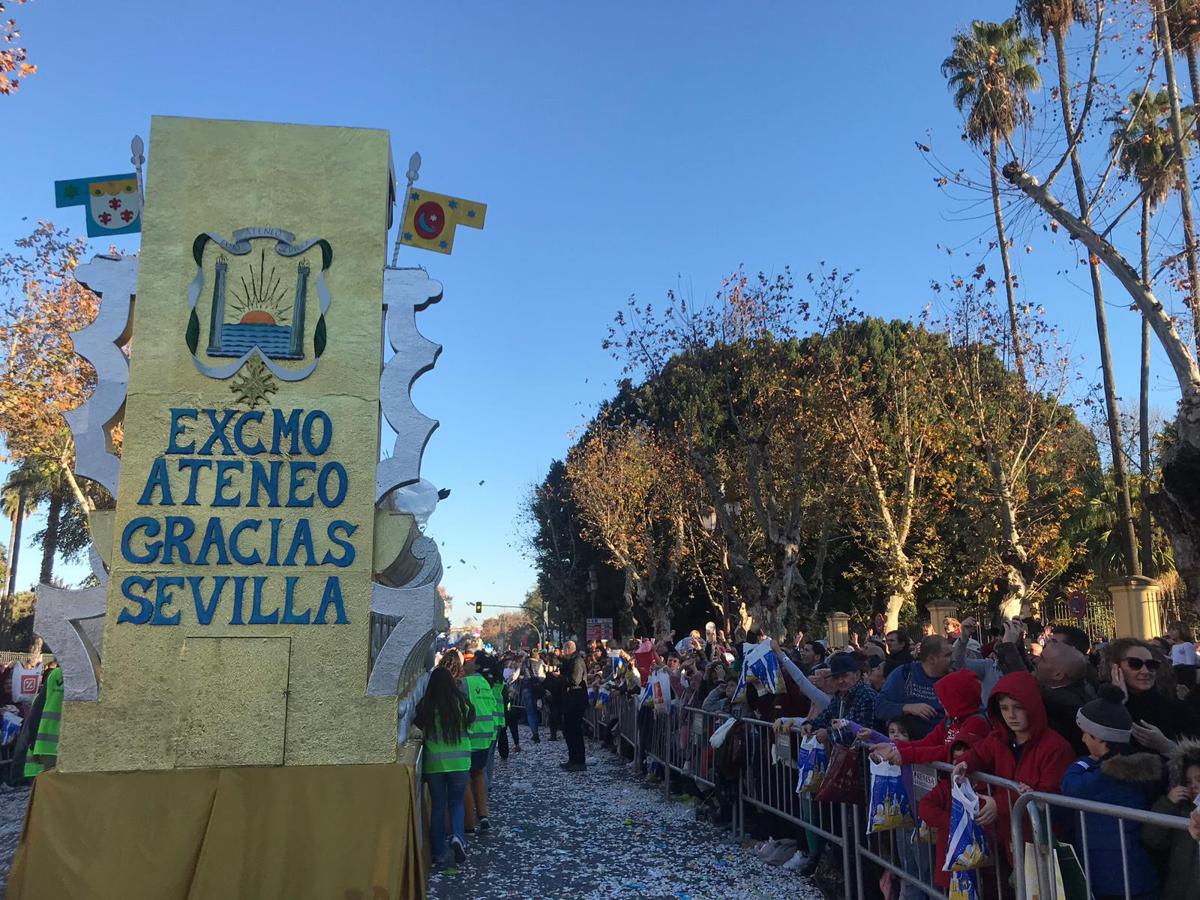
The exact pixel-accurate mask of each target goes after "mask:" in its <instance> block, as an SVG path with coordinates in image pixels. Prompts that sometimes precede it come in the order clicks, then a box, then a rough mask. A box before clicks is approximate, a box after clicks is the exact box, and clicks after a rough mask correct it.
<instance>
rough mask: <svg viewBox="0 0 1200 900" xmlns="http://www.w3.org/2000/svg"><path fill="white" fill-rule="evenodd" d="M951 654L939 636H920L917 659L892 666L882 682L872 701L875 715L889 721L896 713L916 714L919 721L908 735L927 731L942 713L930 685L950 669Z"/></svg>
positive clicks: (940, 703)
mask: <svg viewBox="0 0 1200 900" xmlns="http://www.w3.org/2000/svg"><path fill="white" fill-rule="evenodd" d="M953 654H954V650H953V648H952V647H951V646H950V642H949V641H947V640H946V639H945V638H943V637H939V636H938V635H930V636H929V637H927V638H925V639H924V640H922V641H921V650H920V652H919V653H918V654H917V659H916V660H915V661H913V662H910V663H906V664H905V665H902V666H900V667H899V668H897V669H894V670H893V671H892V674H891V675H889V676H888V677H887V681H885V682H884V683H883V690H882V691H880V692H879V699H878V700H876V701H875V718H876V719H878V720H880V721H881V722H890V721H891V720H892V719H894V718H896V717H897V716H903V715H911V716H916V717H917V718H918V719H920V722H921V724H920V727H919V728H918V729H917V733H916V734H914V735H912V739H913V740H914V741H915V740H919V739H920V738H923V737H925V735H927V734H929V732H930V731H932V730H933V727H934V726H935V725H937V723H938V722H940V721H942V719H943V718H945V715H946V710H945V709H943V708H942V701H941V700H940V699H939V698H938V695H937V692H936V691H934V689H933V686H934V685H935V684H936V683H937V680H938V679H939V678H941V677H942V676H943V675H945V674H946V673H947V672H949V671H950V663H951V660H952V658H953Z"/></svg>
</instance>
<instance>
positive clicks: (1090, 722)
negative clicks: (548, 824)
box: [506, 618, 1200, 897]
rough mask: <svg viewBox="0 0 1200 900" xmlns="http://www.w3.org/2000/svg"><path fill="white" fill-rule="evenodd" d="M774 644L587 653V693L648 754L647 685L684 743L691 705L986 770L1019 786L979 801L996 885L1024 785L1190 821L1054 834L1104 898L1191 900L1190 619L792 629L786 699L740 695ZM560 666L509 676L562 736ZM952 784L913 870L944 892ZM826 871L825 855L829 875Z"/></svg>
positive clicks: (810, 857) (720, 776)
mask: <svg viewBox="0 0 1200 900" xmlns="http://www.w3.org/2000/svg"><path fill="white" fill-rule="evenodd" d="M879 630H880V631H882V629H879ZM739 637H741V636H740V635H739ZM765 640H770V638H769V637H766V636H764V635H761V634H756V633H753V632H752V633H750V634H749V635H746V636H745V639H744V640H727V639H726V636H725V634H724V633H723V632H721V631H720V630H718V629H716V628H715V626H713V625H712V623H710V624H709V625H708V627H707V628H706V630H705V632H704V633H701V632H700V631H693V632H691V633H690V634H687V635H684V636H683V637H682V638H681V639H679V640H674V639H670V640H668V639H660V640H651V639H648V638H644V639H639V640H635V641H631V642H629V643H627V644H625V645H623V646H618V645H616V644H615V643H614V642H609V643H608V644H607V645H605V644H602V643H599V642H595V643H593V644H591V645H589V646H588V647H587V648H586V650H584V651H583V652H582V655H583V657H584V659H585V660H586V670H587V674H586V681H587V684H588V687H589V691H590V695H589V696H590V697H591V698H592V699H593V700H597V699H603V696H604V694H606V693H609V694H611V693H625V694H627V695H632V696H636V697H638V698H639V707H638V712H637V723H638V741H639V743H641V744H642V746H643V748H645V747H648V746H649V740H650V733H651V731H652V728H653V725H654V717H655V715H656V714H661V713H662V712H663V709H664V707H663V704H662V703H660V702H654V699H655V698H649V697H648V692H647V691H646V690H645V687H646V685H647V684H648V683H650V682H651V681H652V680H653V681H654V682H655V683H657V684H658V685H660V686H661V685H663V684H669V695H668V696H667V697H665V698H658V699H660V700H661V699H665V700H666V704H667V705H666V709H667V711H668V714H670V715H671V716H674V717H676V719H675V720H674V721H677V722H678V723H679V729H678V730H679V731H681V732H682V733H683V737H682V738H681V739H682V740H685V741H686V740H689V738H688V737H687V731H686V729H687V725H686V722H687V721H688V717H687V716H685V715H684V714H683V713H682V711H683V709H684V708H691V709H699V710H703V711H704V712H708V713H724V714H729V715H731V716H733V717H735V718H738V719H753V720H758V721H760V722H764V723H771V725H772V726H773V728H774V729H775V730H776V731H777V732H779V733H789V732H790V733H791V734H792V735H793V736H794V738H796V739H799V738H800V737H801V736H808V735H811V736H814V737H815V738H816V739H817V740H818V741H819V742H821V743H822V744H824V745H827V746H832V745H833V744H835V743H840V744H843V745H847V746H850V745H855V744H857V745H860V746H865V747H869V753H870V756H871V758H872V759H874V760H876V761H881V762H882V761H890V762H893V763H894V764H896V765H899V766H908V765H912V764H928V763H933V762H944V763H952V764H954V765H955V766H956V769H955V777H958V778H967V779H970V778H971V777H972V776H974V775H976V774H983V775H992V776H997V777H999V778H1003V779H1007V780H1009V781H1011V782H1014V783H1016V784H1017V785H1018V788H1017V789H1016V791H1015V792H1009V791H1004V790H998V791H996V792H994V793H988V794H987V795H986V796H984V797H983V802H982V804H981V807H980V810H979V814H978V816H977V821H978V822H979V823H980V824H981V825H984V826H987V827H988V829H989V833H991V834H993V835H994V839H995V840H996V841H997V842H998V843H999V844H1000V845H1001V846H1000V847H999V850H1000V851H1001V852H999V853H997V860H996V864H997V865H998V866H1000V867H1001V870H1002V873H1003V877H1007V876H1008V875H1009V867H1011V865H1012V860H1013V857H1012V848H1011V847H1010V846H1008V842H1009V837H1008V836H1009V834H1010V831H1009V816H1010V811H1011V806H1012V803H1013V802H1014V801H1015V798H1016V795H1017V794H1019V793H1023V792H1026V791H1031V790H1032V791H1039V792H1044V793H1051V794H1059V795H1062V796H1068V797H1081V798H1085V799H1088V800H1096V801H1100V802H1104V803H1110V804H1114V805H1117V806H1123V807H1130V808H1136V809H1142V810H1150V809H1153V810H1155V811H1157V812H1163V813H1168V814H1171V815H1177V816H1182V817H1189V816H1190V817H1191V831H1190V834H1189V832H1188V831H1184V830H1179V829H1170V828H1156V827H1150V826H1147V827H1145V828H1143V827H1142V826H1140V825H1139V824H1137V823H1136V822H1133V821H1128V820H1126V821H1124V823H1123V824H1122V822H1121V821H1119V820H1117V819H1115V818H1111V817H1102V816H1098V815H1092V814H1088V815H1086V816H1085V817H1084V819H1083V821H1084V822H1086V825H1085V826H1084V827H1086V831H1087V834H1086V839H1085V835H1083V834H1081V833H1077V832H1079V831H1080V830H1081V828H1080V826H1079V824H1078V823H1079V821H1080V820H1079V819H1078V817H1077V818H1076V822H1075V825H1074V827H1073V826H1072V823H1071V822H1063V823H1056V827H1059V828H1060V830H1061V835H1060V837H1061V839H1062V840H1064V841H1068V842H1071V843H1073V844H1074V846H1075V848H1076V853H1077V855H1078V857H1079V858H1080V860H1081V861H1082V860H1084V857H1085V855H1086V857H1087V859H1086V863H1087V864H1088V865H1089V866H1090V871H1091V873H1092V878H1093V886H1094V887H1095V888H1097V896H1103V895H1105V894H1107V893H1111V894H1114V895H1121V896H1124V894H1125V889H1124V885H1123V879H1124V877H1125V875H1126V874H1128V876H1129V878H1130V892H1131V893H1130V895H1131V896H1133V897H1141V896H1145V897H1158V896H1162V897H1184V896H1189V897H1190V896H1194V892H1195V885H1196V884H1197V883H1200V882H1198V880H1197V879H1198V876H1200V871H1198V865H1200V864H1198V862H1197V860H1198V859H1200V854H1198V853H1197V845H1196V841H1198V840H1200V811H1197V807H1196V801H1197V797H1198V796H1200V688H1198V687H1197V677H1196V672H1197V658H1196V651H1195V646H1194V642H1193V641H1192V640H1191V635H1190V634H1189V633H1188V631H1187V629H1186V628H1185V627H1184V626H1182V625H1181V624H1179V623H1175V624H1173V625H1172V627H1171V628H1170V629H1169V630H1168V633H1167V634H1166V635H1164V636H1163V637H1162V638H1159V639H1156V640H1154V641H1142V640H1138V639H1134V638H1121V639H1117V640H1112V641H1109V642H1107V643H1103V644H1096V645H1093V644H1092V643H1091V641H1090V640H1089V639H1088V636H1087V635H1086V634H1085V633H1084V632H1083V631H1082V630H1081V629H1079V628H1076V627H1073V626H1068V625H1056V626H1053V627H1042V626H1041V625H1040V624H1038V623H1037V622H1035V621H1030V620H1019V619H1018V620H1012V621H1005V622H1004V623H1003V624H1002V626H999V627H996V628H989V629H986V630H984V629H981V628H980V627H979V625H978V623H977V622H976V621H975V620H974V619H971V618H968V619H964V620H963V621H961V622H959V621H956V620H954V619H947V620H946V621H945V622H944V623H943V628H942V629H941V633H937V634H935V633H932V629H930V628H928V627H926V633H925V634H924V635H921V636H920V637H919V638H918V637H917V636H916V635H912V634H909V633H907V632H905V631H892V632H889V633H886V634H883V633H876V632H874V631H871V632H867V633H865V634H862V633H860V634H858V635H852V637H851V639H850V646H848V647H839V648H831V647H829V646H828V645H827V643H826V642H825V641H822V640H817V639H812V638H810V637H808V636H805V635H797V636H795V637H794V638H793V639H792V640H790V641H786V642H785V641H783V640H775V641H771V644H772V653H773V655H774V657H775V658H776V660H777V661H778V663H779V668H780V670H781V674H782V684H781V689H780V690H777V691H772V692H766V691H760V690H758V689H756V687H755V685H750V686H749V687H748V688H746V689H744V690H742V691H740V692H739V690H738V685H739V676H740V672H741V668H742V665H743V661H744V659H745V657H746V654H748V653H749V652H750V648H751V647H753V646H754V645H755V644H757V643H758V642H759V641H765ZM550 656H551V658H550V659H547V658H546V657H547V654H546V653H542V654H540V658H539V654H536V653H534V654H529V655H528V656H526V655H519V656H514V657H513V658H511V659H510V660H509V665H508V668H507V669H506V677H507V675H508V673H509V672H511V674H512V678H513V682H514V685H515V688H514V690H515V693H516V695H518V696H521V697H522V698H523V706H524V709H523V715H524V717H525V718H526V721H528V722H530V724H533V723H534V722H536V721H537V720H538V719H539V718H543V720H544V717H546V716H547V714H548V719H549V722H548V724H549V725H550V729H551V735H552V736H553V734H554V729H555V724H556V722H560V721H561V710H560V708H561V700H556V696H557V695H559V694H560V691H561V689H560V687H559V686H558V685H557V683H556V679H557V678H558V676H557V674H556V672H555V664H554V663H555V661H554V659H553V654H550ZM658 673H666V679H665V680H664V679H663V678H661V676H659V677H656V678H653V679H652V676H657V675H658ZM556 710H557V711H556ZM615 728H616V721H615V719H613V720H610V721H606V722H603V724H602V725H601V726H600V728H599V732H600V733H599V734H598V735H597V736H598V737H600V738H601V739H602V740H609V741H611V732H612V731H613V730H615ZM690 740H692V741H694V740H695V736H694V735H693V736H692V737H691V738H690ZM722 746H723V748H724V749H723V750H720V751H717V752H716V764H715V765H714V767H713V771H714V772H715V773H716V777H715V779H714V780H715V781H716V782H717V789H716V790H715V791H713V792H710V794H709V796H708V801H706V803H705V804H704V805H703V806H702V807H701V808H700V814H703V815H707V816H708V817H709V818H711V819H712V820H713V821H714V822H716V823H717V824H724V825H726V826H728V824H729V821H730V818H731V815H732V810H731V804H730V799H731V797H732V796H733V792H731V791H730V790H729V788H730V785H731V784H734V783H736V778H737V777H738V774H739V771H738V769H739V767H745V766H747V765H753V764H755V763H754V761H753V760H752V759H751V760H748V759H747V755H746V750H745V746H744V743H743V744H739V742H737V741H736V740H735V741H729V742H726V744H724V745H722ZM792 746H793V747H795V746H796V742H793V744H792ZM760 749H761V748H760ZM739 753H740V755H739ZM642 757H643V759H644V763H643V766H644V768H643V773H642V774H643V775H644V777H645V778H646V779H647V780H648V781H651V782H654V781H658V780H659V779H661V778H662V776H663V772H662V767H661V765H660V764H659V763H656V762H655V761H654V760H653V754H643V755H642ZM949 784H950V782H949V780H948V779H943V780H942V781H941V783H940V784H939V785H938V787H937V788H936V789H935V790H932V791H930V792H928V793H927V794H925V795H924V796H923V797H922V798H921V801H920V803H919V805H918V810H917V812H918V814H919V818H920V820H921V821H920V822H919V823H918V825H919V827H920V831H921V834H922V835H925V836H927V837H928V839H929V840H931V841H933V842H934V843H935V848H936V853H935V858H936V863H935V865H934V867H933V868H934V871H933V872H932V873H930V872H926V871H922V872H921V877H922V878H930V877H931V878H933V880H934V881H936V882H937V883H938V884H939V885H941V886H942V887H943V888H945V887H946V886H947V885H948V878H949V876H948V874H946V873H942V872H940V868H941V861H942V858H943V857H942V855H943V854H944V853H945V849H946V833H947V830H948V828H947V826H948V817H949V797H950V793H949ZM682 789H684V790H690V789H689V788H687V787H686V786H685V787H683V788H682ZM694 792H695V793H696V794H698V795H703V794H704V793H705V792H704V791H702V790H700V789H699V788H696V789H695V791H694ZM746 824H747V830H748V831H750V832H751V833H753V834H755V835H757V836H758V837H760V838H762V839H763V840H762V841H761V842H760V843H759V844H756V845H755V849H754V852H758V853H759V854H760V856H763V858H764V859H766V860H767V861H768V862H771V863H775V864H779V865H783V866H785V867H786V868H789V869H792V870H796V871H799V872H800V873H802V874H813V873H814V872H816V871H817V870H818V868H819V867H821V866H822V861H823V860H822V852H823V842H822V841H820V840H814V838H813V835H812V833H811V832H808V831H806V830H804V829H797V828H796V827H794V826H793V825H790V824H789V823H786V822H783V821H781V820H779V819H777V818H773V817H771V816H770V815H761V816H757V817H752V818H751V820H750V821H748V822H747V823H746ZM1122 830H1123V831H1124V834H1122ZM1122 847H1124V848H1126V849H1125V851H1124V853H1122V851H1121V848H1122ZM832 863H833V861H832V860H826V866H825V868H826V870H828V869H829V868H831V867H832ZM836 865H837V867H840V862H839V863H837V864H836ZM927 868H928V866H926V869H927ZM914 874H915V871H914ZM919 893H920V892H919V891H913V890H911V885H909V886H907V889H906V886H905V885H903V884H901V883H899V882H898V881H897V882H895V883H893V885H892V888H891V890H890V894H891V895H893V896H905V897H906V896H917V895H918V894H919Z"/></svg>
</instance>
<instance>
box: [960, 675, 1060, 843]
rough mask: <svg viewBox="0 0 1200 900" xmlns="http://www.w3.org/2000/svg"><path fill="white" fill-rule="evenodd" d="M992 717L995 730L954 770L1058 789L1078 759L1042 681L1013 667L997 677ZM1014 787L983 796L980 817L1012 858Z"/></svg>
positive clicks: (991, 701) (1022, 785)
mask: <svg viewBox="0 0 1200 900" xmlns="http://www.w3.org/2000/svg"><path fill="white" fill-rule="evenodd" d="M988 720H989V721H990V722H991V724H992V730H991V732H990V733H989V734H988V736H987V737H986V738H984V739H983V740H981V741H979V742H978V743H977V744H975V746H973V747H972V748H971V749H970V750H968V751H967V752H966V754H965V755H964V756H963V757H962V759H961V760H960V761H959V763H958V764H957V766H956V767H955V775H956V776H958V777H961V776H963V775H965V774H966V773H967V772H969V771H970V772H985V773H987V774H990V775H996V776H998V777H1000V778H1006V779H1008V780H1009V781H1015V782H1017V784H1018V790H1019V792H1020V793H1025V792H1026V791H1045V792H1047V793H1057V792H1058V788H1059V785H1060V784H1061V783H1062V777H1063V774H1064V773H1065V772H1066V771H1067V767H1068V766H1070V765H1071V763H1073V762H1074V761H1075V752H1074V751H1073V750H1072V749H1071V745H1070V744H1069V743H1067V740H1066V738H1064V737H1063V736H1062V735H1061V734H1059V733H1058V732H1057V731H1054V730H1053V729H1051V728H1050V727H1049V725H1048V724H1047V720H1046V707H1045V706H1044V705H1043V704H1042V693H1041V690H1040V689H1039V688H1038V683H1037V681H1036V680H1034V677H1033V676H1032V675H1030V674H1029V673H1028V672H1012V673H1011V674H1008V675H1005V676H1004V677H1003V678H1001V679H1000V680H999V681H998V682H996V687H995V689H994V690H993V691H992V694H991V696H990V697H989V698H988ZM1012 800H1013V798H1012V797H1011V796H1010V792H1009V791H1006V790H1002V789H997V790H996V791H995V794H994V796H991V797H984V798H982V799H981V802H980V807H979V814H978V815H977V816H976V819H975V820H976V822H978V823H979V824H980V825H983V826H984V827H985V828H988V829H989V830H988V833H989V835H991V834H993V832H994V834H995V837H996V838H997V842H998V843H999V845H1000V846H1002V847H1003V848H1004V851H1005V856H1006V858H1007V860H1008V862H1009V863H1010V864H1011V863H1012V846H1011V840H1010V838H1009V820H1010V814H1011V810H1012Z"/></svg>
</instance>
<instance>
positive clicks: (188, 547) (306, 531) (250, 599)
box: [117, 408, 358, 626]
mask: <svg viewBox="0 0 1200 900" xmlns="http://www.w3.org/2000/svg"><path fill="white" fill-rule="evenodd" d="M170 413H171V426H170V432H169V435H168V438H167V446H166V448H165V451H164V453H163V455H161V456H159V457H157V458H156V459H155V460H154V462H153V464H152V465H151V467H150V472H149V475H148V476H147V478H146V483H145V486H144V487H143V489H142V492H141V495H140V497H139V498H138V501H137V503H138V506H142V507H153V506H158V507H176V508H178V507H189V506H198V507H210V508H239V507H245V508H262V507H267V508H278V507H284V508H298V509H307V508H314V507H317V508H320V507H324V508H326V509H335V508H337V507H339V506H341V505H342V503H343V501H344V500H345V498H346V492H347V489H348V487H349V479H348V476H347V474H346V469H345V467H344V466H343V465H342V464H341V463H340V462H337V461H335V460H329V461H320V462H319V461H318V460H314V459H296V458H295V457H297V456H301V455H307V456H310V457H321V456H323V455H324V454H325V453H326V451H327V450H328V449H329V447H330V444H331V443H332V440H333V423H332V421H331V420H330V418H329V415H328V414H327V413H325V412H323V411H321V410H308V411H305V410H302V409H293V410H288V411H284V410H279V409H275V410H271V411H270V413H267V412H265V411H263V410H228V409H227V410H215V409H203V410H200V409H187V408H183V409H172V410H170ZM214 457H219V458H214ZM228 457H234V458H232V459H230V458H228ZM247 457H248V458H247ZM263 457H266V458H265V459H264V458H263ZM271 457H275V458H271ZM173 475H174V476H175V478H174V480H173V479H172V476H173ZM357 530H358V526H357V525H355V524H353V523H351V522H348V521H346V520H344V519H340V518H339V519H333V520H332V521H329V522H328V523H327V524H325V525H324V527H323V528H322V527H321V526H320V525H318V526H317V527H316V528H314V526H313V523H312V522H311V521H310V520H309V519H307V518H299V519H285V518H277V517H269V518H266V519H260V518H256V517H247V518H243V519H236V518H231V517H228V515H227V516H226V518H220V517H219V516H210V517H208V518H207V519H206V520H203V521H196V520H194V519H193V518H192V517H191V516H190V515H178V514H174V515H165V516H162V517H158V516H153V515H143V516H136V517H134V518H133V519H131V520H130V521H129V522H128V524H126V525H125V527H124V529H123V531H122V533H121V544H120V546H121V555H122V557H123V558H124V559H125V561H126V562H127V563H130V564H133V565H138V566H159V567H161V566H164V565H165V566H174V565H185V566H260V565H261V566H268V567H292V566H302V567H305V568H307V567H314V566H333V567H334V568H335V569H342V568H346V567H348V566H350V565H351V564H353V562H354V559H355V555H356V550H355V547H354V545H353V544H352V543H351V542H350V540H349V539H350V538H351V537H352V536H353V535H354V533H355V532H356V531H357ZM280 581H282V583H280ZM304 593H306V592H305V590H304V587H303V585H302V584H301V580H300V576H298V575H287V576H285V577H284V578H282V579H277V578H273V577H271V576H269V575H259V574H234V575H224V574H222V575H214V576H207V575H187V576H184V575H170V574H168V575H156V576H155V577H147V576H142V575H130V576H127V577H126V578H125V579H124V580H123V581H122V582H121V595H122V596H123V597H124V598H125V600H126V601H128V605H127V606H126V607H125V608H124V609H122V610H121V612H120V614H119V615H118V616H117V622H118V623H119V624H120V623H128V624H131V625H147V624H148V625H179V624H180V623H181V622H182V618H183V612H182V610H181V608H180V607H182V608H183V609H194V611H195V621H196V623H197V624H199V625H202V626H204V625H210V624H211V623H212V622H213V620H214V618H216V616H217V613H218V611H219V610H221V611H222V612H221V621H227V622H228V624H230V625H276V624H279V625H309V624H312V625H326V624H330V623H331V619H332V624H337V625H344V624H347V623H348V622H349V619H348V618H347V616H346V609H345V604H344V602H343V599H342V587H341V581H340V579H339V578H338V576H337V575H330V576H327V577H326V579H325V582H324V586H323V587H322V588H321V590H320V591H319V601H318V593H317V592H312V593H311V594H310V596H308V599H307V602H305V601H304V600H303V599H302V598H301V596H300V595H301V594H304ZM189 600H190V601H191V604H189V603H188V601H189ZM314 603H315V604H316V606H317V609H316V613H315V614H314V613H313V609H312V607H313V604H314ZM176 604H179V605H178V606H177V605H176ZM189 618H190V616H189Z"/></svg>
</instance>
